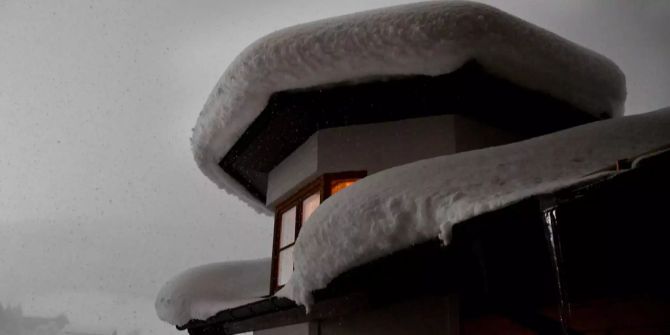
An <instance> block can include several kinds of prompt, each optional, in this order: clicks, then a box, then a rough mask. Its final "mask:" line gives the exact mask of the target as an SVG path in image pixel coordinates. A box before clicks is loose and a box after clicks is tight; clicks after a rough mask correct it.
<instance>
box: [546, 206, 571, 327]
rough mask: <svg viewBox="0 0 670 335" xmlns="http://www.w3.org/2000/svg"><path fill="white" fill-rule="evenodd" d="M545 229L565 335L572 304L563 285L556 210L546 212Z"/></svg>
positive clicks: (559, 313)
mask: <svg viewBox="0 0 670 335" xmlns="http://www.w3.org/2000/svg"><path fill="white" fill-rule="evenodd" d="M544 227H545V235H546V238H547V242H548V246H549V252H550V253H551V261H552V265H553V267H554V274H555V275H556V287H557V289H558V299H559V301H558V309H559V310H558V315H559V318H560V322H561V328H562V330H563V334H565V335H567V334H568V333H569V332H568V319H569V317H570V313H571V311H570V302H569V301H568V296H567V291H566V288H565V285H564V283H563V277H562V271H561V267H562V264H563V254H562V252H561V243H560V239H559V236H558V230H557V228H558V219H557V216H556V208H555V207H554V208H551V209H548V210H546V211H545V212H544Z"/></svg>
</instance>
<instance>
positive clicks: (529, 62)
mask: <svg viewBox="0 0 670 335" xmlns="http://www.w3.org/2000/svg"><path fill="white" fill-rule="evenodd" d="M469 60H476V61H477V62H479V63H480V64H481V65H482V66H483V67H484V68H485V69H487V71H489V72H491V73H493V74H495V75H498V76H500V77H504V78H506V79H508V80H510V81H512V82H514V83H516V84H518V85H521V86H524V87H527V88H531V89H534V90H537V91H541V92H544V93H547V94H549V95H552V96H554V97H557V98H559V99H561V100H564V101H567V102H569V103H572V104H573V105H575V106H577V107H579V108H581V109H583V110H585V111H587V112H590V113H592V114H594V115H598V116H600V114H601V113H604V112H611V113H612V114H613V115H621V114H622V108H623V107H622V106H623V103H624V100H625V96H626V89H625V79H624V76H623V74H622V73H621V71H620V70H619V68H618V67H617V66H616V65H615V64H614V63H612V62H611V61H610V60H609V59H607V58H605V57H603V56H601V55H599V54H596V53H594V52H591V51H589V50H587V49H585V48H583V47H581V46H578V45H576V44H574V43H572V42H570V41H567V40H565V39H563V38H561V37H559V36H557V35H555V34H553V33H551V32H548V31H546V30H544V29H542V28H539V27H537V26H535V25H533V24H530V23H528V22H525V21H523V20H521V19H518V18H516V17H513V16H511V15H509V14H506V13H504V12H502V11H500V10H497V9H495V8H492V7H489V6H486V5H483V4H478V3H471V2H443V1H440V2H424V3H417V4H410V5H403V6H397V7H390V8H385V9H381V10H374V11H368V12H362V13H357V14H352V15H347V16H341V17H336V18H331V19H327V20H322V21H317V22H312V23H307V24H302V25H298V26H294V27H290V28H287V29H283V30H280V31H277V32H275V33H272V34H270V35H267V36H265V37H263V38H261V39H259V40H258V41H256V42H254V43H253V44H251V45H250V46H249V47H247V48H246V49H245V50H244V51H243V52H242V53H241V54H240V55H239V56H238V57H237V58H236V59H235V60H234V61H233V63H232V64H231V65H230V66H229V67H228V68H227V70H226V71H225V73H224V74H223V76H222V77H221V79H220V80H219V82H218V84H217V85H216V86H215V87H214V90H213V91H212V93H211V95H210V96H209V99H208V100H207V103H206V104H205V106H204V109H203V110H202V112H201V113H200V117H199V118H198V121H197V124H196V126H195V128H194V130H193V137H192V139H191V143H192V147H193V152H194V156H195V160H196V162H197V163H198V166H199V167H200V169H201V170H202V171H203V173H204V174H205V175H206V176H207V177H209V178H210V179H211V180H212V181H214V182H215V183H216V184H218V185H219V187H221V188H223V189H225V190H226V191H227V192H229V193H231V194H234V195H236V196H238V197H239V198H240V199H242V200H243V201H245V202H246V203H248V204H249V205H250V206H252V207H253V208H255V209H256V210H258V211H259V212H263V213H268V210H267V208H266V207H265V204H263V203H261V202H260V201H258V200H257V199H255V198H254V197H253V196H251V195H250V194H249V193H248V192H247V191H246V190H245V189H244V188H243V187H242V186H241V185H239V184H238V183H237V182H236V181H235V180H234V179H233V178H231V177H230V176H228V175H227V174H225V173H224V172H223V171H222V170H221V168H220V167H219V166H218V162H219V161H220V160H221V158H222V157H224V156H225V154H226V153H227V152H228V150H229V149H230V148H231V147H232V146H233V144H234V143H235V142H236V141H237V140H238V139H239V138H240V136H241V135H242V133H243V132H244V131H245V130H246V128H247V127H248V126H249V125H250V124H251V122H253V120H254V119H255V118H256V117H257V116H258V115H259V114H260V113H261V112H262V110H263V109H264V108H265V106H266V104H267V102H268V99H269V97H270V95H271V94H272V93H275V92H279V91H285V90H290V89H299V88H308V87H314V86H319V85H325V84H333V83H340V82H347V81H349V82H354V81H358V82H360V81H366V80H372V79H375V78H377V79H379V78H383V77H388V76H399V75H431V76H432V75H440V74H445V73H449V72H452V71H454V70H456V69H458V68H459V67H460V66H462V65H463V64H464V63H466V62H467V61H469ZM538 112H541V111H538Z"/></svg>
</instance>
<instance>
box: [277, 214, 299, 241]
mask: <svg viewBox="0 0 670 335" xmlns="http://www.w3.org/2000/svg"><path fill="white" fill-rule="evenodd" d="M295 213H296V210H295V207H291V209H289V210H287V211H286V212H284V213H283V214H282V215H281V232H280V235H279V247H280V248H282V247H285V246H287V245H289V244H291V243H293V241H294V240H295Z"/></svg>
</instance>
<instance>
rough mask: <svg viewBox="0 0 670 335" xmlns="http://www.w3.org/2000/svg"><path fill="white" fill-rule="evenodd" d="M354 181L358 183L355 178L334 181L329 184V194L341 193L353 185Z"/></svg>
mask: <svg viewBox="0 0 670 335" xmlns="http://www.w3.org/2000/svg"><path fill="white" fill-rule="evenodd" d="M356 181H358V179H357V178H354V179H340V180H334V181H333V182H332V183H331V184H330V194H331V195H332V194H335V193H337V192H339V191H342V190H343V189H345V188H347V187H349V186H351V185H353V184H354V183H355V182H356Z"/></svg>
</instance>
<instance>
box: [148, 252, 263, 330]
mask: <svg viewBox="0 0 670 335" xmlns="http://www.w3.org/2000/svg"><path fill="white" fill-rule="evenodd" d="M271 266H272V264H271V260H270V259H269V258H264V259H258V260H249V261H237V262H221V263H213V264H207V265H201V266H198V267H195V268H192V269H189V270H186V271H184V272H182V273H180V274H179V275H177V276H175V277H174V278H172V279H170V280H169V281H168V282H167V283H165V285H163V287H162V288H161V289H160V291H159V292H158V296H157V297H156V302H155V307H156V314H158V317H159V318H160V319H161V320H163V321H165V322H167V323H170V324H173V325H176V326H182V325H185V324H186V323H188V322H189V321H190V320H206V319H207V318H209V317H211V316H213V315H215V314H216V313H218V312H220V311H222V310H225V309H230V308H234V307H238V306H242V305H246V304H249V303H252V302H255V301H258V300H261V299H262V298H263V297H264V296H267V295H268V293H269V288H270V269H271Z"/></svg>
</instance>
